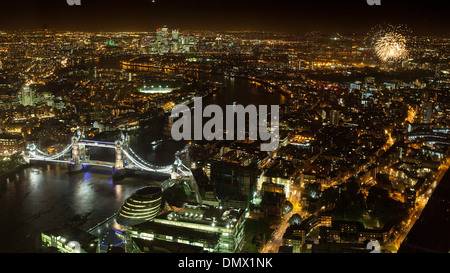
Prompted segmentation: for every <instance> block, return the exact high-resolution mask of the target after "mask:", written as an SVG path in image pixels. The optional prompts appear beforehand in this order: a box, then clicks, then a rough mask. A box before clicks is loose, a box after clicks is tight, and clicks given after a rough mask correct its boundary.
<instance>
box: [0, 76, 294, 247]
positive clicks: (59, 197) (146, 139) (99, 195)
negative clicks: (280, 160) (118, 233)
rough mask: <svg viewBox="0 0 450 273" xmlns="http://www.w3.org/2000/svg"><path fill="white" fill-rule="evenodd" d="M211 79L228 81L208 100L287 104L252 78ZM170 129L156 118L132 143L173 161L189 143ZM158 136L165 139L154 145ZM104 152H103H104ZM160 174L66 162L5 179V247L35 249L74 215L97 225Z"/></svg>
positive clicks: (1, 209) (1, 202) (0, 189)
mask: <svg viewBox="0 0 450 273" xmlns="http://www.w3.org/2000/svg"><path fill="white" fill-rule="evenodd" d="M207 79H209V80H211V81H216V82H222V83H224V84H225V85H226V87H225V88H223V89H222V90H220V91H219V92H218V93H216V94H215V95H214V96H209V97H208V98H205V99H204V100H203V104H204V106H205V105H208V104H218V105H220V106H222V107H224V106H225V105H231V104H233V102H235V101H237V102H238V103H239V104H243V105H248V104H255V105H263V104H264V105H274V104H283V103H284V101H285V97H284V96H283V95H281V94H278V93H269V92H267V91H266V90H265V89H264V88H263V87H261V86H257V85H255V84H252V83H250V81H248V80H245V79H238V78H229V77H226V76H217V75H214V76H212V75H210V76H207ZM169 138H170V128H169V126H168V123H167V122H166V121H165V119H164V120H160V121H158V122H154V123H152V124H151V126H150V127H148V128H146V129H143V130H141V132H140V133H139V134H134V135H131V136H130V147H131V148H132V149H133V150H134V151H136V152H137V153H138V154H139V155H140V156H141V157H142V158H144V159H146V160H147V161H148V162H151V163H154V164H156V165H168V164H171V163H173V160H174V154H175V152H177V151H178V150H181V149H182V148H183V147H184V146H185V143H184V142H183V141H180V142H175V141H173V140H170V139H169ZM155 139H163V140H164V141H163V142H162V143H161V144H160V145H158V146H156V147H154V146H152V145H151V144H150V142H151V141H153V140H155ZM100 153H101V152H100ZM160 183H161V181H160V180H158V179H151V178H144V177H142V178H139V177H127V178H125V179H124V180H121V181H119V182H113V180H112V177H111V175H110V174H109V173H108V172H107V171H102V170H93V171H88V172H82V173H78V174H69V173H68V170H67V166H66V165H64V164H49V165H34V166H32V167H30V168H27V169H24V170H22V171H19V172H18V173H17V174H16V175H15V176H13V177H11V178H10V179H7V180H2V181H0V219H1V222H2V224H1V225H0V231H1V234H2V242H1V244H0V252H36V250H37V246H38V245H39V243H40V232H42V231H45V230H49V229H54V228H59V227H62V226H63V225H64V224H65V223H66V222H67V221H68V220H69V219H71V218H72V217H73V216H74V215H86V216H87V218H86V221H85V222H84V224H82V226H81V228H82V229H84V230H87V229H89V228H90V227H92V226H95V225H96V224H97V223H99V222H101V221H103V220H105V219H106V218H108V217H110V216H111V215H113V214H114V213H116V212H117V211H118V210H119V209H120V207H121V205H122V204H123V202H124V201H125V200H126V198H128V197H129V196H130V195H131V194H132V193H133V192H135V191H136V190H138V189H140V188H142V187H145V186H149V185H159V184H160Z"/></svg>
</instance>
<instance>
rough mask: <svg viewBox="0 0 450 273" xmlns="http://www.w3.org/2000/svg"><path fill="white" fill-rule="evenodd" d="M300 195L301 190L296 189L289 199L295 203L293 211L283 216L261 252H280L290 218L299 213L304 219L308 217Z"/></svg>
mask: <svg viewBox="0 0 450 273" xmlns="http://www.w3.org/2000/svg"><path fill="white" fill-rule="evenodd" d="M300 196H301V191H300V190H294V192H293V193H292V195H291V198H290V200H289V201H290V202H291V203H292V205H293V209H292V211H291V212H289V213H287V214H285V215H284V216H283V218H282V220H281V223H280V224H279V225H278V227H277V228H276V229H275V231H274V232H273V233H272V237H271V238H270V239H269V241H268V242H267V243H266V244H265V245H264V247H263V248H262V249H261V250H260V253H278V249H279V248H280V246H282V245H283V235H284V233H285V232H286V229H287V228H288V227H289V226H290V223H289V219H290V218H291V217H292V215H294V214H296V213H298V214H299V215H300V216H301V217H302V219H305V218H306V217H308V213H307V212H305V211H303V210H302V207H301V206H299V201H300Z"/></svg>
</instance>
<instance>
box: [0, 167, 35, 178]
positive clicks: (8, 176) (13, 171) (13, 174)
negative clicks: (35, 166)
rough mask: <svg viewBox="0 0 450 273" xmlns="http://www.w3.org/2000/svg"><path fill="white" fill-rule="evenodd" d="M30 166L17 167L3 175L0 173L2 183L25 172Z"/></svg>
mask: <svg viewBox="0 0 450 273" xmlns="http://www.w3.org/2000/svg"><path fill="white" fill-rule="evenodd" d="M30 166H31V164H22V165H19V166H17V167H15V168H14V169H12V170H10V171H7V172H2V173H0V180H1V181H3V180H7V179H9V178H11V177H13V176H15V175H16V174H17V173H18V172H19V171H21V170H24V169H26V168H28V167H30Z"/></svg>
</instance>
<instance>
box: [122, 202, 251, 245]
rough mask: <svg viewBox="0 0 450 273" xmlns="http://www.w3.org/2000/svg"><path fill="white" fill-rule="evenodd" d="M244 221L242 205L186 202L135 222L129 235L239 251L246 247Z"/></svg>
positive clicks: (133, 237)
mask: <svg viewBox="0 0 450 273" xmlns="http://www.w3.org/2000/svg"><path fill="white" fill-rule="evenodd" d="M244 222H245V217H244V210H242V209H230V208H221V207H214V206H208V205H200V204H195V205H192V204H184V205H183V206H182V207H172V209H171V210H168V211H165V212H162V213H161V214H160V215H158V216H157V217H155V218H154V219H153V220H152V221H147V222H144V223H141V224H138V225H135V226H133V227H132V228H131V229H130V230H129V231H128V237H129V238H130V237H131V239H135V238H137V239H144V240H150V241H153V240H158V241H165V242H168V243H175V244H184V245H186V247H190V246H195V247H201V248H203V251H204V252H210V253H236V252H240V251H241V250H242V247H243V238H244Z"/></svg>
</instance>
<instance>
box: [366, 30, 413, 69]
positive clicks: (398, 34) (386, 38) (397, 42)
mask: <svg viewBox="0 0 450 273" xmlns="http://www.w3.org/2000/svg"><path fill="white" fill-rule="evenodd" d="M409 33H410V31H409V29H408V28H407V27H406V26H403V25H400V26H392V25H386V26H377V27H375V28H374V29H373V30H372V32H371V33H369V37H370V40H371V47H372V48H373V50H374V52H375V54H376V55H377V57H378V58H379V59H380V60H382V61H383V62H388V61H394V62H398V61H402V60H405V59H407V58H408V56H409V54H410V50H409V49H408V40H407V39H408V38H407V37H408V35H409Z"/></svg>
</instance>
